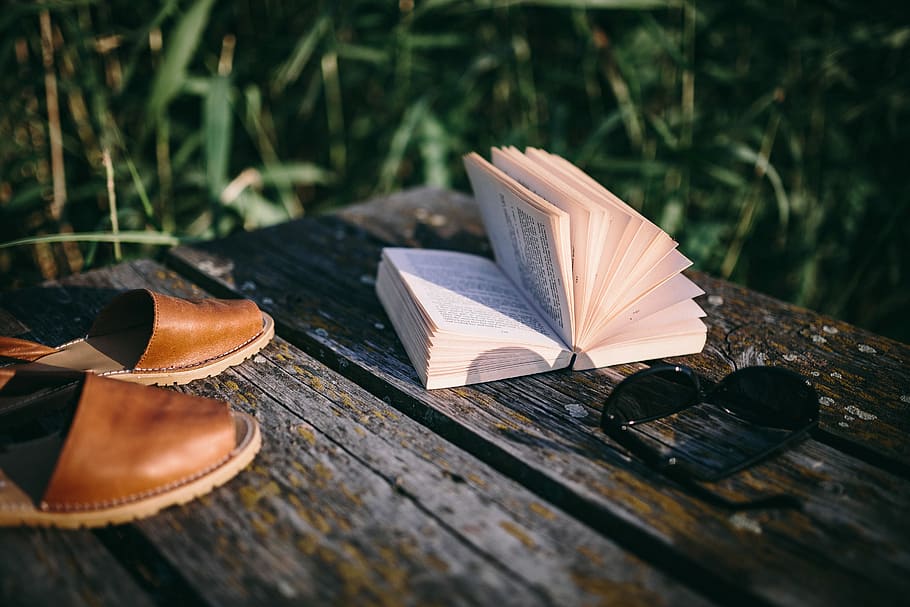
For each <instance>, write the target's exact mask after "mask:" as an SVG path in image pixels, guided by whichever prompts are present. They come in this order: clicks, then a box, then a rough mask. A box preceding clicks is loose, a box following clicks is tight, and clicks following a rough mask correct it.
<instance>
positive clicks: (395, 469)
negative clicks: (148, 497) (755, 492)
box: [3, 261, 705, 605]
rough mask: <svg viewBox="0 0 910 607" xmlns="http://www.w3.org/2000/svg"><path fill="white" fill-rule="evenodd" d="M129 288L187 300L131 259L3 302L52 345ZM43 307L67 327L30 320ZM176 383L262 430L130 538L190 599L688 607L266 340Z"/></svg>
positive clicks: (483, 469) (516, 489) (543, 508)
mask: <svg viewBox="0 0 910 607" xmlns="http://www.w3.org/2000/svg"><path fill="white" fill-rule="evenodd" d="M140 286H148V287H151V288H154V289H156V290H159V291H161V292H166V293H171V294H175V295H180V296H199V295H202V293H201V291H200V290H199V289H198V288H197V287H195V286H194V285H193V284H191V283H189V282H188V281H186V280H184V279H183V278H181V277H180V276H178V275H176V274H175V273H174V272H172V271H166V270H164V269H162V268H161V267H160V266H158V265H156V264H153V263H150V262H144V261H140V262H134V263H131V264H122V265H120V266H116V267H114V268H110V269H106V270H104V271H100V272H93V273H88V274H85V275H81V276H78V277H73V278H72V279H69V280H68V281H67V284H65V285H60V286H55V287H49V288H47V289H33V290H27V291H20V292H17V293H13V294H10V295H9V296H8V297H6V298H5V299H4V302H3V303H4V306H5V308H6V309H7V310H15V312H14V315H15V318H16V319H17V322H18V323H19V324H20V327H21V330H22V331H23V332H24V334H27V335H30V336H32V337H34V338H37V339H40V340H41V341H45V342H48V343H58V342H60V341H62V340H64V339H67V338H68V336H71V334H80V333H82V332H84V331H85V329H86V328H87V326H88V325H89V323H90V321H91V318H92V317H93V316H94V314H95V313H96V312H97V310H98V308H99V307H100V306H101V305H102V304H103V302H104V301H106V300H107V299H108V298H109V296H110V295H111V294H112V293H114V292H117V291H119V290H121V289H124V288H134V287H140ZM51 301H53V302H60V305H59V308H61V309H64V310H66V311H67V313H68V315H69V317H70V318H76V319H78V320H77V321H75V322H70V323H67V322H65V319H66V315H67V314H65V313H63V312H60V313H57V312H51V313H48V314H43V313H38V312H37V311H38V304H39V303H40V302H51ZM64 302H65V303H64ZM180 389H181V390H184V391H187V392H190V393H194V394H199V395H204V396H209V397H218V398H222V399H224V400H227V401H229V402H231V403H233V404H234V405H235V406H237V407H239V408H241V409H244V410H246V411H248V412H250V413H252V414H253V415H255V416H256V417H257V419H258V420H259V421H260V424H261V426H262V431H263V435H264V447H263V450H262V452H261V453H260V455H259V456H258V457H257V459H256V461H255V462H254V464H253V465H252V466H251V468H250V469H248V470H247V471H245V472H243V473H241V475H239V476H238V477H237V478H236V479H235V480H234V481H232V482H230V483H229V484H228V485H226V486H225V487H222V488H220V489H217V490H216V491H215V492H213V493H212V494H210V495H209V496H206V497H204V498H202V499H200V500H197V501H196V502H193V503H191V504H188V505H186V506H183V507H180V508H175V509H170V510H167V511H165V512H163V513H162V514H160V515H158V516H156V517H154V518H152V519H148V520H145V521H141V522H138V523H136V524H135V525H133V526H131V527H132V528H133V529H134V530H135V532H136V533H138V534H140V535H141V536H142V537H143V538H144V539H145V541H147V542H148V543H149V544H150V545H151V546H153V547H154V549H155V550H156V551H157V554H156V555H155V560H161V561H165V562H167V563H169V564H170V566H171V567H172V568H174V569H175V570H179V571H180V572H181V573H182V575H183V577H184V579H185V580H186V581H187V583H188V584H189V585H190V586H191V587H192V589H193V591H194V592H195V593H197V594H198V595H199V597H201V598H202V599H203V600H204V602H206V603H209V604H227V605H232V604H250V603H255V604H273V603H277V604H283V603H300V602H303V603H307V604H310V603H313V604H365V605H369V604H383V605H386V604H417V603H419V604H433V603H444V604H491V603H501V604H505V605H537V604H542V605H548V604H550V605H564V604H605V603H621V604H641V605H644V604H647V605H652V604H705V600H704V599H702V598H700V597H699V596H698V595H697V594H695V593H693V592H692V591H691V590H689V589H687V588H686V587H685V586H683V585H682V584H680V583H679V582H677V581H674V580H673V579H671V578H670V577H669V576H667V575H666V574H664V573H661V572H660V571H658V570H656V569H655V568H654V567H652V566H650V565H648V564H646V563H644V562H643V561H641V560H640V559H639V558H637V557H635V556H632V555H630V554H629V553H628V552H626V551H625V550H623V549H622V548H620V547H618V546H617V545H616V544H615V543H614V542H611V541H610V540H608V539H606V538H604V537H601V536H599V535H598V534H595V533H592V532H591V530H590V529H588V528H587V527H585V526H584V525H582V524H581V523H579V522H578V521H576V520H574V519H572V518H571V517H569V516H568V515H566V514H564V513H562V512H560V511H559V510H558V509H556V508H554V507H553V506H552V505H550V504H548V503H546V502H545V501H543V500H541V499H540V498H539V497H538V496H536V495H534V494H532V493H531V492H529V491H527V490H526V489H524V488H522V487H521V486H520V484H518V483H515V482H513V481H510V480H509V479H507V478H505V477H503V476H502V475H501V474H499V473H497V472H495V471H494V470H493V469H492V468H490V467H489V466H487V465H485V464H483V463H482V462H480V461H479V460H477V459H476V458H474V457H472V456H470V455H468V454H466V453H465V452H463V451H461V450H460V449H458V448H456V447H454V446H453V445H451V444H450V443H448V442H446V441H445V440H443V439H442V438H440V437H438V436H436V435H434V434H432V433H428V432H426V429H425V428H424V427H423V426H421V425H419V424H417V423H416V422H414V421H413V420H411V419H409V418H408V417H406V416H404V415H402V414H401V413H400V412H399V411H397V410H396V409H395V408H393V407H392V406H390V405H389V404H387V403H385V402H383V401H381V400H379V399H377V398H375V397H374V396H372V395H371V394H369V393H368V392H366V391H365V390H363V389H362V388H360V387H358V386H356V385H355V384H352V383H351V382H350V381H348V380H346V379H345V378H344V377H342V376H341V375H339V374H337V373H335V372H332V371H330V370H328V369H327V368H326V367H325V366H324V365H322V364H320V363H318V362H316V361H315V360H313V359H312V358H311V357H310V356H308V355H306V354H304V353H302V352H301V351H300V350H298V349H297V348H295V347H294V346H292V345H290V344H289V343H288V342H286V341H284V340H282V339H280V338H278V339H276V340H275V341H274V342H273V344H272V345H270V346H269V347H268V348H267V349H266V350H264V351H263V352H261V353H260V354H258V355H256V356H254V357H253V358H252V359H251V360H249V361H247V362H246V363H244V364H243V365H241V366H239V367H237V368H235V369H233V370H230V371H228V372H226V373H223V374H221V375H219V376H218V377H217V378H210V379H207V380H203V381H197V382H194V383H193V384H191V385H189V386H186V387H183V388H180ZM24 533H29V532H24Z"/></svg>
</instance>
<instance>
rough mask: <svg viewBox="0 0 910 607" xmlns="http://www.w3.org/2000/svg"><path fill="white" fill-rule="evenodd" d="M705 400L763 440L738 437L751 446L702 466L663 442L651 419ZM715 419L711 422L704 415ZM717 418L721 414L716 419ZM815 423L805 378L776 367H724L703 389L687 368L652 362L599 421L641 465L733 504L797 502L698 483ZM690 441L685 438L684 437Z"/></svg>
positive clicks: (814, 403) (754, 459)
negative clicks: (739, 495) (739, 498)
mask: <svg viewBox="0 0 910 607" xmlns="http://www.w3.org/2000/svg"><path fill="white" fill-rule="evenodd" d="M696 405H704V406H706V407H707V408H709V409H710V410H711V411H710V416H714V417H715V418H716V417H717V416H718V415H721V416H729V417H730V418H733V419H735V420H738V422H740V424H742V423H745V424H746V425H747V426H749V427H751V429H754V432H753V434H758V435H761V436H763V437H765V439H764V440H761V441H758V442H756V441H755V440H749V441H746V440H744V441H742V442H749V443H751V444H753V446H754V445H756V444H757V445H758V447H755V448H752V449H751V450H746V451H743V452H738V450H736V449H728V451H734V452H735V453H734V455H735V457H733V458H732V459H731V460H730V461H727V462H724V463H723V464H722V465H721V466H720V467H714V468H705V467H704V466H703V465H700V462H699V461H697V460H698V459H699V458H698V457H693V456H692V455H691V454H689V455H687V454H686V453H684V452H680V451H677V450H674V449H672V448H671V449H667V448H666V445H662V444H661V443H662V441H661V440H660V436H659V432H658V433H656V434H658V436H657V437H656V438H655V436H654V434H655V432H653V431H652V432H648V429H647V428H646V427H645V426H644V425H645V424H647V422H657V420H661V419H663V418H667V417H669V416H672V415H674V414H677V413H680V412H682V411H684V410H685V409H689V408H690V407H695V406H696ZM706 421H707V423H710V424H711V425H712V426H714V423H713V422H712V421H710V419H709V420H706ZM717 421H718V422H720V421H722V420H717ZM817 424H818V394H816V392H815V390H814V389H813V388H812V386H811V385H810V384H809V382H808V381H807V380H806V378H805V377H803V376H802V375H800V374H798V373H794V372H793V371H790V370H787V369H783V368H780V367H746V368H744V369H740V370H738V371H734V372H733V373H730V374H729V375H727V376H726V377H724V378H723V379H722V380H721V381H720V382H719V383H718V384H716V385H715V386H714V387H712V388H711V389H710V390H707V391H705V390H704V389H703V388H702V385H701V382H700V381H699V378H698V375H696V373H695V372H694V371H693V370H692V369H689V368H688V367H681V366H673V365H657V366H654V367H651V368H649V369H645V370H644V371H639V372H638V373H635V374H634V375H631V376H629V377H627V378H626V379H624V380H623V381H622V382H620V384H619V385H618V386H616V388H615V389H614V390H613V392H612V393H611V394H610V396H609V397H608V398H607V400H606V402H605V403H604V407H603V412H602V414H601V418H600V427H601V429H603V431H604V432H605V433H606V434H607V435H608V436H610V437H611V438H613V439H614V440H615V441H616V442H618V443H619V444H620V445H622V446H623V447H624V448H626V449H627V450H628V451H630V452H631V453H632V454H633V455H635V456H636V457H638V458H639V459H641V460H642V461H643V462H644V463H645V464H646V465H648V466H649V467H651V468H652V469H654V470H657V471H659V472H661V473H662V474H664V475H665V476H668V477H670V478H672V479H673V480H674V481H676V482H678V483H680V484H682V485H685V486H686V487H687V488H688V489H690V491H692V492H694V493H697V494H698V496H699V497H700V498H702V499H704V500H706V501H709V502H711V503H714V504H717V505H720V506H722V507H725V508H730V509H734V510H743V509H757V508H772V507H777V508H800V507H801V503H800V502H799V500H797V499H796V498H795V497H793V496H790V495H772V496H768V497H764V498H760V499H757V500H752V501H748V502H735V501H731V500H728V499H726V498H723V497H721V496H720V495H717V494H715V493H713V492H712V491H709V490H708V489H707V488H705V487H704V486H703V485H701V484H700V483H703V482H715V481H718V480H720V479H722V478H725V477H727V476H729V475H731V474H734V473H736V472H739V471H741V470H743V469H744V468H747V467H749V466H752V465H754V464H756V463H758V462H759V461H761V460H763V459H765V458H766V457H768V456H769V455H771V454H772V453H774V452H776V451H778V450H780V449H783V448H784V447H786V446H788V445H790V444H792V443H794V442H796V441H797V440H799V439H801V438H802V437H803V436H805V435H806V434H807V433H808V432H809V431H810V430H811V429H812V428H814V427H815V426H816V425H817ZM690 442H691V441H690Z"/></svg>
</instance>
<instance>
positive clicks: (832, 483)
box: [172, 192, 910, 604]
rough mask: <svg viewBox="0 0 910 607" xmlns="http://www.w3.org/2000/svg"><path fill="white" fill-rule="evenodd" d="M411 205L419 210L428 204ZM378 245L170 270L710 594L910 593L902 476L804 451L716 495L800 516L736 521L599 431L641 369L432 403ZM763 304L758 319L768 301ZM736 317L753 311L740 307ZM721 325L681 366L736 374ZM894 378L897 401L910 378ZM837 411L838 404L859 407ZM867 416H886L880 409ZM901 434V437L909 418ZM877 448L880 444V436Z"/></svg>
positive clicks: (304, 231)
mask: <svg viewBox="0 0 910 607" xmlns="http://www.w3.org/2000/svg"><path fill="white" fill-rule="evenodd" d="M407 196H412V197H414V198H415V199H416V200H424V197H423V193H422V192H415V193H411V194H409V195H407ZM398 198H400V197H398ZM380 206H381V203H380ZM374 216H377V217H378V216H381V214H380V213H377V212H375V211H374ZM430 216H432V215H430ZM427 240H428V241H429V240H432V239H430V238H427ZM468 240H469V239H467V240H462V241H460V240H459V239H458V238H457V237H453V238H451V239H448V238H439V239H437V240H436V241H435V242H434V244H440V243H442V244H445V243H446V242H456V241H457V242H460V243H462V244H463V243H464V242H467V241H468ZM379 246H380V244H379V243H377V242H376V241H374V240H373V239H372V238H369V237H368V236H367V235H365V234H364V232H363V231H362V230H361V229H359V228H357V227H352V226H351V225H349V224H346V223H344V222H342V221H339V220H337V219H334V218H321V219H318V220H306V221H301V222H296V223H292V224H287V225H283V226H278V227H276V228H273V229H269V230H265V231H261V232H257V233H254V234H244V235H238V236H236V237H233V238H230V239H227V240H225V241H220V242H214V243H210V244H207V245H204V246H201V247H198V248H196V249H188V248H183V249H179V250H177V251H175V252H174V255H173V257H172V261H173V263H175V264H176V265H177V266H178V267H180V268H181V271H184V272H193V271H194V269H195V268H201V270H202V271H201V272H197V274H196V277H198V278H199V279H200V280H204V279H205V276H209V278H210V280H209V282H208V283H206V285H207V286H208V287H211V288H213V289H218V288H220V289H222V290H225V292H226V291H227V290H229V289H230V288H237V289H239V290H240V291H241V292H243V293H244V294H246V295H248V296H250V297H253V298H254V299H256V300H257V301H259V302H260V304H261V305H263V306H264V307H266V308H268V309H269V310H270V311H271V312H272V313H273V315H274V316H275V318H276V322H277V323H278V325H279V329H280V331H281V333H282V335H284V336H286V337H287V338H288V339H289V340H290V341H292V342H293V343H295V345H298V346H301V347H302V348H303V349H304V350H306V351H308V352H309V353H311V354H313V355H314V356H316V357H317V358H318V359H320V360H322V361H325V362H326V363H327V364H329V365H330V366H333V367H334V368H336V369H339V370H340V371H341V372H342V373H343V374H344V375H346V376H348V377H350V378H353V379H354V380H355V381H357V382H358V383H360V384H362V385H364V386H365V387H367V388H368V389H369V390H370V391H371V392H373V393H374V394H377V395H379V396H381V397H383V398H384V399H387V400H389V401H390V402H392V403H393V404H394V405H395V406H396V407H397V408H398V409H400V410H401V411H404V412H406V413H407V414H408V415H410V416H412V417H414V418H415V419H418V420H420V421H421V422H422V423H424V424H425V425H427V426H428V427H430V428H431V429H433V430H434V431H435V432H437V433H439V434H442V435H443V436H446V437H448V438H449V439H450V440H452V441H453V442H456V443H457V444H459V445H461V446H462V447H464V448H465V449H467V450H469V451H470V452H472V453H474V454H476V455H478V456H479V457H481V458H483V459H484V460H485V461H487V462H488V463H491V464H492V465H494V466H495V467H497V468H498V469H499V470H501V471H504V472H506V473H507V474H509V475H510V476H512V477H513V478H516V479H519V480H520V481H521V482H522V483H523V484H524V485H525V486H527V487H529V488H531V489H532V490H533V491H535V492H537V493H538V494H539V495H542V496H545V497H546V499H548V500H550V501H552V502H553V503H555V504H556V505H558V506H560V507H562V508H563V509H565V510H567V511H568V512H569V513H570V514H572V515H574V516H576V517H578V518H579V519H581V520H584V521H585V522H587V523H588V524H589V525H590V526H592V527H594V528H596V529H598V530H599V531H600V532H601V533H603V534H604V535H607V536H610V537H612V538H614V539H616V540H618V541H620V542H621V543H623V544H624V545H625V546H627V547H630V548H632V549H634V550H636V551H638V552H639V553H640V554H642V555H643V556H644V557H645V558H647V559H649V560H651V561H652V562H655V563H658V564H659V565H660V566H661V567H666V568H667V569H674V570H675V571H676V572H678V574H679V575H681V576H684V577H685V578H686V579H687V580H688V581H690V582H691V583H692V584H693V585H695V587H697V588H699V589H700V590H701V591H703V592H705V593H710V594H711V595H712V596H715V597H717V598H719V599H721V600H731V599H732V598H734V597H736V598H737V599H742V600H746V601H749V600H751V601H752V602H754V603H758V604H849V603H854V602H858V601H869V600H871V601H881V602H889V600H891V599H893V598H894V597H895V596H899V594H900V593H901V592H905V591H907V590H908V589H910V581H908V580H910V578H908V575H907V574H908V573H910V571H908V569H910V555H908V552H907V548H906V547H907V546H908V545H910V542H908V539H910V537H908V527H907V526H906V525H904V524H902V523H901V521H900V516H899V513H900V512H901V510H902V509H904V508H906V507H907V506H908V505H910V504H908V502H910V486H908V482H907V480H906V479H905V478H902V477H900V476H895V475H892V474H889V473H887V472H885V471H882V470H881V469H879V468H877V467H875V466H872V465H870V464H868V463H866V462H864V461H861V460H858V459H856V458H854V457H851V456H850V455H847V454H844V453H842V452H840V451H838V450H837V449H834V448H832V447H830V446H828V445H825V444H822V443H819V442H817V441H806V442H804V443H802V444H801V445H799V446H797V447H796V448H794V449H792V450H790V451H788V452H787V453H785V454H784V455H782V456H781V457H778V458H775V459H774V460H772V461H770V462H769V463H767V464H764V465H762V466H760V467H756V468H755V469H752V470H750V471H748V472H747V473H744V474H742V475H739V476H738V477H737V478H736V479H732V480H730V481H727V482H724V483H721V484H720V485H719V486H718V487H717V490H718V491H719V492H721V493H723V494H724V495H727V496H728V497H736V498H740V499H742V498H750V497H756V496H760V495H762V494H765V493H767V492H768V491H773V492H779V491H786V492H788V493H791V494H794V495H796V496H797V497H799V498H800V499H802V500H803V501H804V503H805V510H804V511H803V512H794V511H760V512H751V513H737V514H732V513H730V512H727V511H722V510H718V509H716V508H714V507H711V506H708V505H707V504H705V503H704V502H702V501H700V500H698V499H696V498H694V497H692V496H691V495H689V494H688V493H687V492H685V491H683V490H680V489H679V488H677V487H676V486H675V485H673V484H672V483H669V482H667V481H666V480H665V479H663V478H662V477H660V476H658V475H655V474H654V473H653V472H651V471H650V470H648V469H646V468H644V467H643V466H642V465H640V464H639V463H638V462H637V461H635V460H631V459H630V458H629V457H628V456H627V455H626V454H625V452H624V451H623V450H622V449H620V448H618V447H617V446H616V445H615V444H613V443H612V441H610V440H609V439H606V438H605V437H604V436H603V434H602V433H601V432H600V430H599V429H597V427H596V425H597V421H596V419H597V414H598V408H599V406H600V402H602V400H603V398H604V396H605V395H606V394H608V393H609V391H610V389H611V387H612V386H613V385H615V383H616V382H617V381H618V380H619V379H620V378H621V377H622V376H624V375H626V374H628V373H629V372H631V370H633V369H634V368H635V366H624V367H618V368H613V369H604V370H598V371H592V372H585V373H567V372H556V373H551V374H545V375H539V376H535V377H533V378H523V379H520V380H513V381H503V382H493V383H490V384H484V385H480V386H473V387H466V388H458V389H452V390H440V391H433V392H427V391H426V390H423V389H422V388H421V387H420V385H419V384H418V382H417V378H416V376H415V373H414V371H413V369H412V368H411V365H410V364H409V362H408V361H407V358H406V356H405V354H404V352H403V349H402V348H401V346H400V344H399V342H398V340H397V337H396V336H395V334H394V332H393V331H392V330H391V328H390V326H389V323H388V320H387V319H386V317H385V314H384V313H383V312H382V310H381V308H380V307H379V305H378V302H377V301H376V298H375V295H374V293H373V277H374V276H375V266H376V261H377V260H378V257H379ZM709 293H710V291H709ZM735 293H736V290H735V289H734V288H732V287H731V288H730V290H726V291H722V292H721V297H723V298H724V303H723V304H721V305H720V307H721V308H723V309H724V310H729V309H731V308H732V307H733V302H734V301H736V299H735V297H734V295H735ZM728 297H729V299H727V298H728ZM750 297H751V295H750ZM713 301H714V302H715V304H717V303H718V301H717V300H716V299H715V300H713ZM758 301H760V302H761V305H762V307H761V308H759V309H760V310H762V312H763V313H767V310H768V308H769V307H770V306H771V304H772V303H773V302H772V301H771V300H769V299H767V298H764V299H761V298H760V299H759V300H758ZM735 305H736V306H740V307H741V308H743V309H745V308H746V307H747V306H748V303H747V302H746V301H745V298H744V297H743V298H742V301H741V302H739V303H736V304H735ZM722 313H723V312H721V314H722ZM800 313H801V314H803V315H804V316H805V317H810V316H811V314H809V313H806V312H800ZM715 316H720V314H718V312H715ZM812 318H815V319H817V318H818V317H814V316H812ZM767 322H768V321H767V320H765V321H763V323H764V324H767ZM712 323H714V324H712V328H711V331H712V333H711V337H710V339H711V340H712V343H714V344H715V345H714V346H712V348H709V349H708V351H707V352H706V353H705V354H703V355H700V356H697V357H686V360H687V362H689V363H694V366H696V367H697V368H698V369H699V370H700V371H701V372H703V373H705V374H706V375H708V376H709V377H713V378H717V377H719V376H721V375H722V374H723V372H725V371H726V370H729V368H730V367H731V366H732V365H731V363H730V361H729V360H728V359H727V358H724V357H722V356H720V351H721V350H722V349H723V348H725V347H731V344H732V346H736V343H737V342H736V341H735V340H731V342H730V344H725V343H724V339H723V338H722V337H720V336H719V335H718V332H721V331H723V327H722V326H721V324H720V323H719V322H716V321H712ZM838 326H842V325H838ZM844 331H846V329H844ZM734 333H735V331H734ZM869 339H870V340H871V339H872V337H870V338H869ZM878 339H881V338H878ZM809 341H811V340H809ZM770 343H772V345H773V343H774V342H770ZM813 343H814V342H813ZM876 343H877V342H876ZM807 347H808V346H807ZM894 347H895V348H897V349H898V350H899V351H900V348H901V347H903V346H901V345H900V344H898V345H896V346H894ZM747 348H748V346H743V347H740V346H736V350H735V351H733V352H732V353H731V354H732V356H733V357H734V360H741V359H746V358H747V357H749V356H751V355H750V354H749V352H748V351H747ZM775 351H777V350H775ZM788 362H789V360H788ZM883 364H890V363H888V361H887V360H886V361H884V362H883ZM788 366H789V365H788ZM896 372H897V377H898V380H897V383H896V384H895V383H894V382H892V383H891V384H889V386H890V388H889V389H894V387H895V385H899V383H900V381H899V378H900V377H905V376H906V371H905V370H904V369H898V370H897V371H896ZM853 373H855V371H854V372H853ZM809 375H810V376H811V377H816V376H814V375H812V374H811V373H810V374H809ZM835 379H836V378H835ZM825 381H827V380H825ZM904 385H906V384H904ZM838 394H839V395H840V393H838ZM871 394H872V393H871V392H867V393H865V395H864V397H865V398H867V399H868V398H871V396H870V395H871ZM840 398H842V399H843V400H842V401H841V406H844V403H846V402H849V401H847V400H846V399H847V398H848V396H840ZM861 404H862V406H860V405H856V406H857V407H859V408H860V409H861V410H864V411H872V410H875V411H878V409H875V408H874V407H875V403H873V402H871V401H867V400H864V401H861ZM886 406H887V405H886ZM826 415H827V416H828V418H827V419H828V421H827V422H826V424H828V425H830V423H831V422H830V420H831V419H833V418H832V417H831V415H832V414H831V413H830V412H829V413H826ZM884 417H885V416H884V414H882V416H880V417H879V418H878V419H882V418H884ZM878 419H875V420H863V421H869V422H870V425H874V424H873V422H877V421H878ZM888 421H889V422H891V421H892V420H890V418H889V419H888ZM894 424H895V427H896V428H898V430H899V432H898V434H900V432H904V427H905V426H902V425H901V422H900V420H896V421H894ZM879 425H881V424H879ZM876 427H878V426H876ZM882 432H883V434H886V433H887V429H884V430H883V431H882ZM868 435H869V437H870V438H869V440H874V436H875V431H869V432H868ZM894 442H895V444H896V445H898V447H897V448H896V449H895V451H894V453H892V454H891V455H894V456H895V457H902V455H901V454H902V451H901V449H902V448H903V447H901V446H900V445H904V444H905V443H906V437H905V435H901V436H900V440H895V441H894ZM807 580H813V583H812V584H811V585H810V584H807V582H806V581H807Z"/></svg>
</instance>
